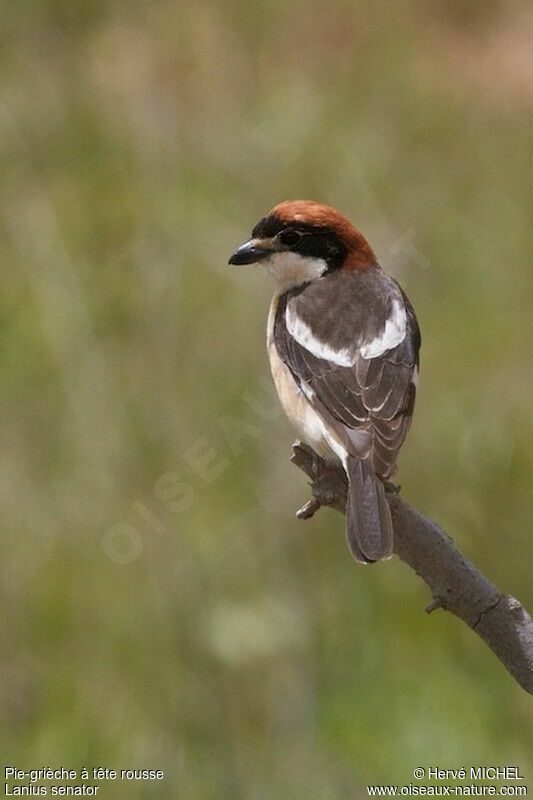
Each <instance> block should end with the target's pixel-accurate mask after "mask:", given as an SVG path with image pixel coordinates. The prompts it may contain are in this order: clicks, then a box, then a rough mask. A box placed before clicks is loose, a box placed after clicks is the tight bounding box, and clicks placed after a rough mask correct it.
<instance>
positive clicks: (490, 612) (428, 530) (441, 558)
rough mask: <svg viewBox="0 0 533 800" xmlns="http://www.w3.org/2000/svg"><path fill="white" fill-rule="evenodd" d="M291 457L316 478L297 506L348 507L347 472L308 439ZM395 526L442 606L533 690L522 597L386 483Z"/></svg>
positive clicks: (311, 509)
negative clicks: (504, 588) (507, 591)
mask: <svg viewBox="0 0 533 800" xmlns="http://www.w3.org/2000/svg"><path fill="white" fill-rule="evenodd" d="M291 461H292V462H293V464H295V466H297V467H298V468H299V469H301V470H302V471H303V472H305V474H306V475H307V476H308V477H309V478H310V479H311V480H310V487H311V491H312V494H313V497H312V499H311V500H309V501H308V502H307V503H305V505H303V506H302V507H301V508H300V509H299V510H298V511H297V512H296V516H297V517H298V518H299V519H309V518H310V517H312V516H313V515H314V514H316V512H317V511H318V510H319V509H320V508H321V507H322V506H329V507H330V508H334V509H336V510H337V511H340V512H341V513H342V514H344V513H345V510H346V490H347V483H346V476H345V474H344V470H343V469H342V467H340V466H339V467H334V466H333V467H332V466H331V465H329V464H326V462H325V461H324V460H323V459H322V458H320V456H318V455H317V454H316V453H315V452H314V451H313V450H312V449H311V448H310V447H309V446H308V445H306V444H303V443H301V442H296V443H295V444H294V445H293V454H292V457H291ZM385 489H386V491H387V500H388V502H389V505H390V509H391V514H392V521H393V526H394V552H395V553H396V555H397V556H398V558H400V559H401V560H402V561H403V562H404V563H405V564H407V565H408V566H409V567H411V569H413V570H414V571H415V572H416V573H417V575H419V576H420V577H421V578H422V580H423V581H424V582H425V583H426V584H427V586H428V587H429V589H430V591H431V595H432V598H433V599H432V601H431V602H430V603H429V605H428V606H427V607H426V611H427V613H428V614H430V613H431V612H432V611H435V610H436V609H437V608H443V609H445V610H446V611H450V612H451V613H452V614H455V616H457V617H459V619H462V620H463V622H466V624H467V625H468V626H469V627H470V628H472V630H473V631H475V632H476V633H477V634H478V636H480V637H481V638H482V639H483V641H484V642H485V644H487V645H488V646H489V647H490V649H491V650H492V651H493V652H494V653H495V655H496V656H497V657H498V658H499V659H500V661H501V662H502V664H503V665H504V667H505V668H506V669H507V671H508V672H509V673H510V674H511V675H512V676H513V678H514V679H515V680H516V681H517V682H518V683H519V684H520V686H522V688H523V689H525V690H526V692H529V693H530V694H533V620H532V619H531V617H530V616H529V614H528V613H527V611H526V610H525V608H524V607H523V606H522V604H521V603H520V601H519V600H517V599H516V598H515V597H512V596H511V595H504V594H502V593H501V592H500V591H499V590H498V589H497V588H496V586H494V584H492V583H491V582H490V581H489V580H488V579H487V578H486V577H485V576H484V575H483V574H482V573H481V572H480V571H479V570H478V569H477V567H475V566H474V564H472V562H471V561H469V560H468V559H467V558H465V556H463V554H462V553H461V552H460V550H459V549H458V548H457V547H456V545H455V544H454V542H453V541H452V539H451V538H450V537H449V536H448V535H447V534H446V533H445V532H444V531H443V530H442V529H441V528H440V527H439V526H438V525H437V524H436V523H435V522H432V521H431V520H429V519H427V518H426V517H424V516H422V514H421V513H420V512H419V511H416V510H415V509H414V508H411V507H410V506H409V505H408V504H407V503H405V502H404V501H403V500H402V499H401V498H400V496H399V489H398V487H396V486H394V484H389V483H386V484H385Z"/></svg>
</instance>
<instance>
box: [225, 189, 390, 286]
mask: <svg viewBox="0 0 533 800" xmlns="http://www.w3.org/2000/svg"><path fill="white" fill-rule="evenodd" d="M259 261H261V262H262V263H264V265H265V266H266V267H267V269H268V271H269V272H270V273H272V275H273V276H274V278H275V281H276V287H277V290H278V292H279V293H281V292H283V291H287V289H290V288H292V287H294V286H298V285H300V284H302V283H308V282H309V281H311V280H316V279H317V278H319V277H321V276H322V275H325V274H326V273H328V272H333V271H335V270H338V269H344V270H364V269H368V268H369V267H373V266H377V261H376V256H375V255H374V252H373V250H372V248H371V247H370V245H369V244H368V242H367V241H366V239H365V238H364V236H363V235H362V234H361V233H360V232H359V231H358V230H357V228H355V227H354V226H353V225H352V223H351V222H350V221H349V220H347V219H346V217H344V216H343V215H342V214H340V213H339V212H338V211H336V210H335V209H334V208H331V206H325V205H322V204H321V203H317V202H315V201H313V200H292V201H286V202H284V203H280V204H279V205H277V206H275V207H274V208H273V209H272V211H270V212H269V213H268V214H267V215H266V216H265V217H263V219H261V220H260V221H259V222H258V223H257V225H256V226H255V228H254V229H253V231H252V238H251V239H250V240H249V241H248V242H246V243H245V244H243V245H241V247H239V248H238V250H236V251H235V253H233V255H232V256H231V258H230V260H229V263H230V264H255V263H256V262H259Z"/></svg>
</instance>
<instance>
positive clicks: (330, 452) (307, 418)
mask: <svg viewBox="0 0 533 800" xmlns="http://www.w3.org/2000/svg"><path fill="white" fill-rule="evenodd" d="M277 307H278V297H277V296H275V297H274V298H273V300H272V303H271V305H270V313H269V315H268V325H267V349H268V357H269V360H270V369H271V371H272V377H273V378H274V383H275V385H276V389H277V392H278V396H279V399H280V402H281V405H282V406H283V409H284V411H285V413H286V415H287V417H288V418H289V420H290V421H291V423H292V424H293V425H294V427H295V428H296V431H297V432H298V434H299V436H300V437H301V438H302V439H303V440H304V441H305V442H307V444H309V445H310V446H311V447H312V448H313V450H314V451H315V452H316V453H318V455H320V456H322V457H323V458H326V459H328V460H337V459H340V460H341V461H344V458H345V456H346V451H345V450H344V448H343V447H342V445H341V443H340V442H339V441H338V440H337V438H336V437H335V436H334V434H333V433H332V432H331V431H330V430H329V429H328V428H327V427H326V425H325V424H324V422H323V420H322V418H321V417H320V415H319V414H318V413H317V412H316V411H315V410H314V408H313V407H312V406H311V404H310V403H309V400H308V399H307V398H306V396H305V394H304V393H303V392H302V391H301V390H300V389H299V387H298V386H297V384H296V381H295V380H294V378H293V377H292V375H291V373H290V371H289V369H288V367H287V366H286V365H285V364H284V363H283V361H282V360H281V358H280V357H279V355H278V351H277V350H276V345H275V344H274V321H275V318H276V310H277Z"/></svg>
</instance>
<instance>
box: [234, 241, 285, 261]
mask: <svg viewBox="0 0 533 800" xmlns="http://www.w3.org/2000/svg"><path fill="white" fill-rule="evenodd" d="M274 250H275V248H274V247H273V246H272V244H271V243H270V242H269V240H268V239H250V241H249V242H246V243H245V244H242V245H241V246H240V247H239V249H238V250H235V252H234V253H233V255H232V256H231V258H230V260H229V262H228V263H229V264H255V263H256V261H261V259H263V258H266V257H267V256H270V255H272V253H273V252H274Z"/></svg>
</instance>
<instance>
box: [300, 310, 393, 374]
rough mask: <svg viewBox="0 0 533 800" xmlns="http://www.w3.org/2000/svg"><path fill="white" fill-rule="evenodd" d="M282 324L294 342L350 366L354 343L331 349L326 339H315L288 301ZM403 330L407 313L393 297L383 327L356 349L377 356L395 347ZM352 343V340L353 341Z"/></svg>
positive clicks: (362, 353) (362, 354) (368, 355)
mask: <svg viewBox="0 0 533 800" xmlns="http://www.w3.org/2000/svg"><path fill="white" fill-rule="evenodd" d="M285 324H286V325H287V330H288V331H289V333H290V335H291V336H292V337H293V338H294V339H296V341H297V342H298V344H301V345H302V347H305V349H306V350H309V352H310V353H312V354H313V355H314V356H316V357H317V358H323V359H325V360H326V361H332V362H333V363H334V364H338V365H339V366H340V367H353V366H354V364H355V362H356V359H357V345H356V346H355V347H343V348H341V349H340V350H335V349H334V348H333V347H330V345H328V344H327V343H326V342H323V341H321V340H320V339H318V338H317V337H316V336H315V334H314V333H313V331H312V330H311V328H310V327H309V325H307V323H306V322H304V321H303V320H302V319H301V318H300V317H299V316H298V314H297V313H296V311H295V310H294V309H293V307H292V306H291V303H288V305H287V308H286V310H285ZM406 332H407V314H406V312H405V307H404V305H403V303H400V302H399V301H398V300H396V299H395V300H393V304H392V313H391V315H390V317H389V318H388V319H387V321H386V322H385V327H384V328H383V330H382V331H381V333H380V334H378V336H376V337H375V338H374V339H372V340H371V341H370V342H366V343H365V344H363V345H362V346H361V347H360V349H359V353H360V354H361V356H362V357H363V358H364V359H370V358H378V357H379V356H381V355H382V354H383V353H385V352H386V351H387V350H392V348H393V347H397V346H398V345H399V344H400V342H403V340H404V338H405V334H406ZM354 344H355V342H354Z"/></svg>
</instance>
